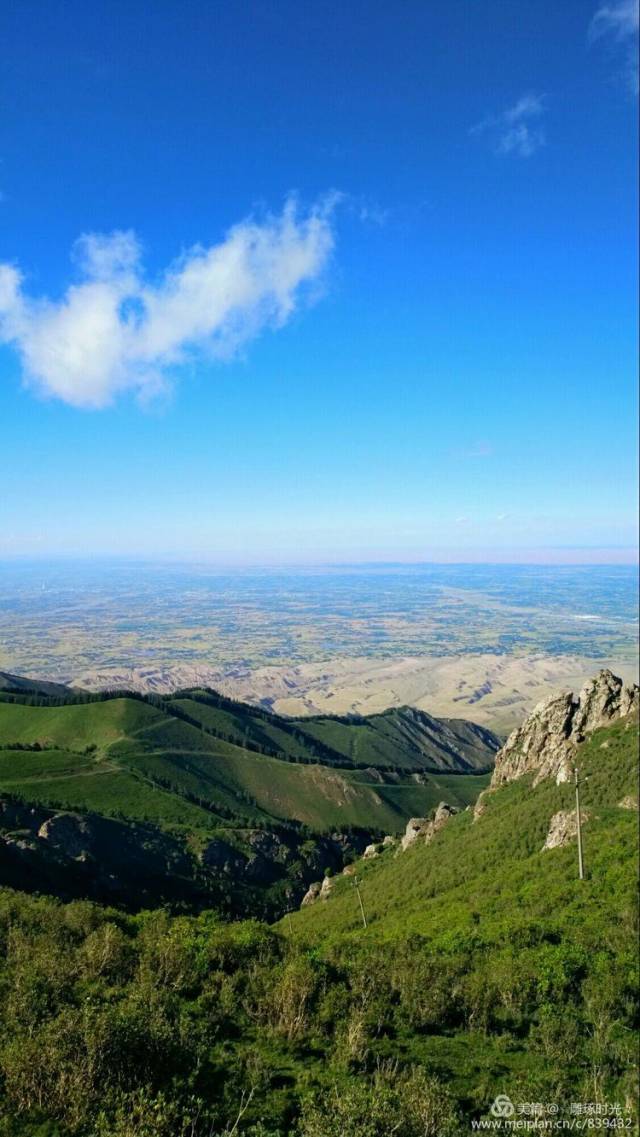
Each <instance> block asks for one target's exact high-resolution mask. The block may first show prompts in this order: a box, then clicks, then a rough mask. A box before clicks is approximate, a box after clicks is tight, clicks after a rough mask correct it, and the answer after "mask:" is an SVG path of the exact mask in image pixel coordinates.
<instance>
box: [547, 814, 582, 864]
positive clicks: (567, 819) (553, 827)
mask: <svg viewBox="0 0 640 1137" xmlns="http://www.w3.org/2000/svg"><path fill="white" fill-rule="evenodd" d="M589 817H590V814H589V813H588V812H587V811H586V810H582V812H581V820H582V824H583V825H584V823H585V822H586V821H588V820H589ZM577 834H578V821H577V816H576V811H575V809H574V810H562V809H561V810H560V811H559V813H554V815H553V817H552V818H551V821H550V822H549V832H548V833H547V838H546V841H545V843H544V845H543V846H542V852H543V853H544V852H546V851H547V850H548V849H560V848H562V846H563V845H568V844H569V841H573V840H574V839H575V837H577Z"/></svg>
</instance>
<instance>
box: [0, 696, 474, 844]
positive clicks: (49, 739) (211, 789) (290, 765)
mask: <svg viewBox="0 0 640 1137" xmlns="http://www.w3.org/2000/svg"><path fill="white" fill-rule="evenodd" d="M14 698H15V699H16V700H19V699H20V696H14ZM214 699H215V696H207V695H203V696H201V698H200V700H196V699H195V698H179V699H166V700H162V699H160V700H158V699H156V700H154V701H153V703H151V702H148V701H145V700H143V699H140V698H132V697H130V696H122V697H116V698H105V699H103V700H95V699H92V700H91V701H86V702H80V703H68V704H66V705H65V704H63V705H59V706H56V705H51V702H49V703H47V700H46V698H44V697H41V698H40V703H41V704H43V705H30V704H28V703H27V702H26V701H24V700H23V701H13V702H9V701H2V700H0V745H1V746H2V747H3V748H4V749H3V755H4V757H3V761H2V764H1V765H0V769H1V770H2V774H1V775H0V790H1V789H5V790H6V791H8V792H11V793H14V794H17V795H19V796H23V797H25V798H28V799H29V800H33V801H37V802H38V803H40V804H42V805H46V804H49V805H53V806H63V807H68V808H74V809H91V810H95V811H97V812H102V813H105V814H107V815H108V814H111V813H113V812H114V811H117V812H118V813H119V814H124V815H126V816H128V817H130V818H131V819H134V820H140V821H154V822H159V823H161V822H162V821H163V820H164V821H165V822H166V823H167V824H174V825H183V826H185V827H187V828H191V829H194V830H202V829H204V830H206V831H208V830H210V829H211V828H212V827H215V824H216V821H217V822H220V820H221V818H224V817H227V818H228V816H229V815H230V814H232V815H234V816H236V817H237V818H238V819H240V820H244V821H246V820H247V819H248V818H259V819H263V820H266V819H268V818H271V819H274V818H275V819H278V820H281V821H286V820H294V821H298V822H300V823H302V824H305V825H308V826H309V827H311V828H314V829H316V830H324V829H328V828H332V827H335V826H340V825H347V826H349V825H357V826H363V827H369V828H371V829H377V830H385V831H398V830H400V829H401V828H403V826H404V822H405V820H406V819H407V818H408V817H410V816H412V815H413V814H422V813H424V811H425V810H428V809H429V808H431V807H432V806H433V805H435V804H437V802H438V801H439V800H440V799H441V798H442V797H443V796H444V797H445V798H446V799H447V800H449V801H451V803H452V804H454V805H464V804H467V803H468V802H469V801H473V800H475V797H476V796H477V794H478V793H479V792H480V789H481V788H482V787H483V785H484V784H485V781H486V778H485V777H483V775H482V774H478V773H476V767H475V766H471V771H473V772H469V763H468V761H467V760H466V759H465V758H464V757H462V756H461V757H460V759H459V765H460V770H461V773H460V774H458V775H452V774H451V772H450V770H451V766H453V765H454V762H453V759H452V757H451V756H450V762H449V765H447V766H443V768H444V772H443V773H442V774H441V773H440V772H439V769H438V767H437V766H436V768H435V770H434V772H433V773H432V774H425V773H424V769H425V765H426V759H425V757H424V755H419V756H416V761H415V762H413V761H411V762H410V761H409V760H407V759H405V762H404V763H402V762H400V761H395V762H393V763H392V762H388V763H386V765H385V768H384V769H381V768H380V767H381V765H382V764H381V761H380V759H381V756H382V755H383V748H382V746H383V743H382V742H381V743H380V744H379V745H378V742H377V739H378V736H379V735H380V737H381V738H383V737H384V736H383V735H382V734H381V733H380V730H379V729H378V730H376V729H372V731H371V732H370V733H371V736H372V739H373V741H372V742H371V744H370V745H367V744H363V745H360V744H359V743H356V744H354V746H353V747H352V753H351V755H349V756H347V755H346V754H345V753H344V749H346V747H343V751H340V750H338V749H333V748H331V747H330V746H329V743H328V742H325V741H322V740H316V739H314V738H313V737H308V736H307V735H306V734H304V733H303V732H302V731H301V730H300V727H299V725H298V724H297V723H290V722H288V721H287V720H279V719H277V718H275V716H271V715H267V714H264V715H260V714H258V713H256V712H255V711H254V710H252V709H251V708H248V707H244V706H243V705H242V704H236V705H234V704H231V706H230V707H229V706H226V705H223V706H212V705H211V704H212V703H213V702H214ZM204 700H207V701H204ZM221 702H223V701H222V700H221ZM224 702H226V701H224ZM394 718H395V719H397V718H398V715H397V713H394ZM377 719H384V716H377ZM327 725H328V724H327ZM314 726H315V724H314ZM339 726H340V733H341V739H343V738H344V734H345V731H349V730H350V729H351V730H352V731H353V733H354V735H359V734H360V733H361V731H362V729H363V728H362V725H361V724H360V723H358V724H355V725H354V726H353V727H352V728H350V727H349V726H347V725H345V724H339ZM390 733H392V734H393V733H395V737H393V743H392V744H391V743H390V744H389V747H388V749H387V751H386V752H385V756H386V757H387V758H391V757H392V756H393V757H395V758H396V759H397V758H399V757H401V755H400V753H399V738H398V729H397V727H396V728H395V731H390ZM491 742H492V739H489V740H488V741H487V742H485V744H484V750H483V752H482V759H483V767H482V768H483V769H484V770H486V769H487V766H488V765H489V764H490V761H491V758H492V756H493V750H492V749H491V745H490V744H491ZM16 745H18V746H20V745H22V746H39V747H41V748H42V749H41V751H40V757H39V759H38V763H37V765H35V764H34V762H33V755H32V754H31V755H30V756H29V759H27V757H26V752H24V754H23V755H21V753H20V751H19V750H15V749H14V750H11V749H10V748H11V747H12V746H13V747H15V746H16ZM407 747H409V743H407ZM50 748H55V750H54V752H53V753H54V754H55V757H53V755H52V758H51V761H49V760H48V757H47V756H48V754H49V753H50V752H51V751H50ZM418 757H419V759H420V760H419V761H418ZM411 758H412V759H413V755H411ZM370 760H371V761H370ZM441 765H443V764H441ZM416 767H417V768H416Z"/></svg>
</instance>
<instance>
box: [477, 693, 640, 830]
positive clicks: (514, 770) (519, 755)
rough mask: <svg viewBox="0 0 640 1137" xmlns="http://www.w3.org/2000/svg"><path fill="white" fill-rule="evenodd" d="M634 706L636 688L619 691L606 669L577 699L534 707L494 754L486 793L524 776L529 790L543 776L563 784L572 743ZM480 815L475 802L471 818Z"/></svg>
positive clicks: (548, 701)
mask: <svg viewBox="0 0 640 1137" xmlns="http://www.w3.org/2000/svg"><path fill="white" fill-rule="evenodd" d="M638 703H639V692H638V686H637V684H633V686H629V687H625V685H624V684H623V682H622V680H621V679H619V678H618V677H617V676H615V675H613V673H612V672H611V671H608V670H602V671H600V673H599V674H598V675H596V677H595V678H594V679H591V680H590V681H589V682H588V683H586V684H585V686H584V687H583V688H582V691H581V692H580V695H579V697H578V698H577V699H575V698H574V696H573V695H572V693H571V692H570V691H563V692H562V693H561V694H560V695H554V696H552V697H551V698H550V699H546V700H545V701H544V702H542V703H539V704H538V706H537V707H535V709H534V710H533V711H532V712H531V714H530V715H528V717H527V718H526V719H525V720H524V722H523V723H522V726H520V727H518V729H517V730H514V731H513V733H512V734H510V735H509V738H508V739H507V741H506V742H505V744H504V746H503V747H502V749H501V750H499V751H498V754H497V755H496V765H495V769H494V772H493V777H492V779H491V789H496V788H497V787H498V786H501V785H504V784H505V783H506V782H512V781H513V780H514V779H515V778H521V777H522V776H523V774H530V773H532V774H533V775H534V782H533V784H534V785H537V783H538V782H540V781H542V779H543V778H549V777H553V778H555V779H556V781H557V782H558V783H560V782H566V781H567V780H568V778H569V777H570V776H571V769H572V764H573V758H574V752H575V746H576V745H577V743H579V742H582V741H583V740H584V739H585V738H586V737H587V735H589V734H591V733H592V732H593V731H594V730H597V729H598V727H601V726H606V725H608V724H609V723H611V722H614V721H615V720H616V719H619V718H623V717H626V716H627V715H629V714H631V713H632V712H633V711H634V710H636V709H637V707H638ZM481 812H482V804H481V802H480V801H478V803H477V806H476V816H479V814H480V813H481Z"/></svg>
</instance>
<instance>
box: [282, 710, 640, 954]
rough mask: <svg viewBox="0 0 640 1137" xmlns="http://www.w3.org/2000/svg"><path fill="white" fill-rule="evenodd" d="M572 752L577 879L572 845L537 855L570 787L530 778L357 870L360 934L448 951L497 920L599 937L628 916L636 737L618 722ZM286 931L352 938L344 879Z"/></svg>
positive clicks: (348, 886) (356, 931)
mask: <svg viewBox="0 0 640 1137" xmlns="http://www.w3.org/2000/svg"><path fill="white" fill-rule="evenodd" d="M603 743H606V748H604V749H603V747H602V744H603ZM580 749H581V765H582V769H583V772H584V774H585V775H587V777H588V781H586V783H585V785H584V788H583V793H582V799H583V806H584V809H585V810H586V811H587V813H590V814H591V817H590V818H589V820H588V821H587V823H586V824H585V827H584V846H585V859H586V864H587V869H588V879H587V880H586V881H585V882H580V881H579V880H577V879H576V843H575V841H572V842H570V844H569V845H567V846H566V847H564V848H561V849H556V850H552V851H547V852H544V853H543V852H542V851H541V849H542V846H543V844H544V841H545V837H546V834H547V830H548V827H549V820H550V818H551V817H552V815H553V814H554V813H556V812H557V811H558V810H560V809H572V808H573V806H574V791H573V787H572V786H570V785H562V786H556V785H555V783H554V782H553V781H551V780H546V781H544V782H542V783H540V785H539V786H537V787H536V788H535V789H532V787H531V778H530V777H527V778H522V779H520V780H518V781H516V782H513V783H511V784H510V785H508V786H505V787H504V788H503V789H500V790H498V791H497V792H496V793H494V794H491V795H489V797H488V799H487V808H486V812H485V813H484V814H483V815H482V817H481V818H480V819H479V820H478V821H476V822H473V820H472V812H471V811H468V812H465V813H463V814H461V815H459V816H457V817H455V818H454V819H453V820H451V821H450V822H449V823H448V824H447V826H446V827H445V828H444V829H443V830H442V831H441V832H440V833H439V834H438V835H437V836H436V838H435V840H434V841H433V842H432V844H431V845H429V846H426V847H425V845H424V843H423V842H422V841H418V842H416V844H415V845H414V846H413V847H411V848H410V849H409V850H407V852H405V853H401V854H398V855H397V856H396V855H395V851H394V850H393V849H391V850H389V851H388V852H385V854H384V855H382V856H381V857H379V858H377V859H376V860H374V861H369V862H364V861H363V862H361V863H360V865H359V870H360V871H359V876H360V879H361V882H362V894H363V897H364V899H365V902H366V908H367V914H368V918H369V924H370V929H369V936H370V937H371V936H372V937H376V938H377V937H382V938H384V939H389V938H395V937H397V936H405V935H406V934H407V933H408V932H412V931H413V932H416V933H419V934H420V935H421V936H425V937H427V938H428V939H429V940H430V941H433V942H434V943H435V944H447V943H452V942H454V941H455V938H456V937H465V936H469V937H480V939H484V938H488V939H489V940H491V938H492V936H493V935H494V933H496V932H497V930H498V929H499V928H501V927H502V926H503V925H504V923H507V924H518V923H520V922H522V921H524V923H526V924H529V923H531V921H535V920H542V919H545V920H551V921H553V922H555V923H557V924H558V925H561V926H563V927H564V928H565V929H567V930H570V928H571V924H572V921H574V920H575V921H578V922H582V921H585V920H587V919H588V920H589V921H590V923H591V926H592V929H593V934H594V936H595V937H596V938H597V937H598V936H601V935H602V934H603V929H604V928H606V926H607V922H608V921H617V920H618V919H619V918H620V914H621V912H622V911H623V910H624V911H627V912H630V911H632V909H633V904H634V901H633V886H634V880H635V869H636V865H637V814H636V813H634V812H633V811H630V810H626V809H621V808H620V807H619V806H618V805H617V802H618V801H620V800H621V799H622V798H623V797H624V796H625V795H627V794H635V793H637V733H636V731H635V730H634V729H628V727H627V723H625V722H621V723H618V724H615V725H614V726H612V727H609V728H606V729H603V730H601V731H597V732H596V733H595V734H594V735H593V736H592V737H591V739H589V740H588V741H587V742H586V743H585V744H583V746H582V747H581V748H580ZM605 881H606V887H605V885H604V882H605ZM287 927H288V925H287ZM287 927H284V926H283V931H284V932H285V933H286V931H287ZM293 927H294V934H295V935H296V936H299V935H302V936H310V937H312V938H313V939H314V940H315V939H317V940H330V939H332V938H334V937H336V936H337V937H342V936H344V935H345V934H346V935H353V936H354V938H355V939H359V938H360V937H361V930H360V922H359V917H358V908H357V899H356V896H355V893H354V889H353V885H352V882H351V880H350V879H349V878H340V879H338V880H336V882H335V886H334V892H333V894H332V896H331V898H330V900H329V901H328V902H327V903H322V904H316V905H314V906H313V907H309V908H306V909H303V910H302V911H300V912H299V913H297V914H296V915H295V916H294V917H293Z"/></svg>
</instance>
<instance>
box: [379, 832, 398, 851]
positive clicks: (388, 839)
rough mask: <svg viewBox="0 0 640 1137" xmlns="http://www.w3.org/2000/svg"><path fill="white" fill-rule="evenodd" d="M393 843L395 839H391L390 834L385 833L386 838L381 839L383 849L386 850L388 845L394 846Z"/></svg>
mask: <svg viewBox="0 0 640 1137" xmlns="http://www.w3.org/2000/svg"><path fill="white" fill-rule="evenodd" d="M395 843H396V839H395V837H393V836H392V835H391V833H387V835H386V837H385V838H384V839H383V842H382V845H383V848H385V849H388V848H389V846H390V845H395Z"/></svg>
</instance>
